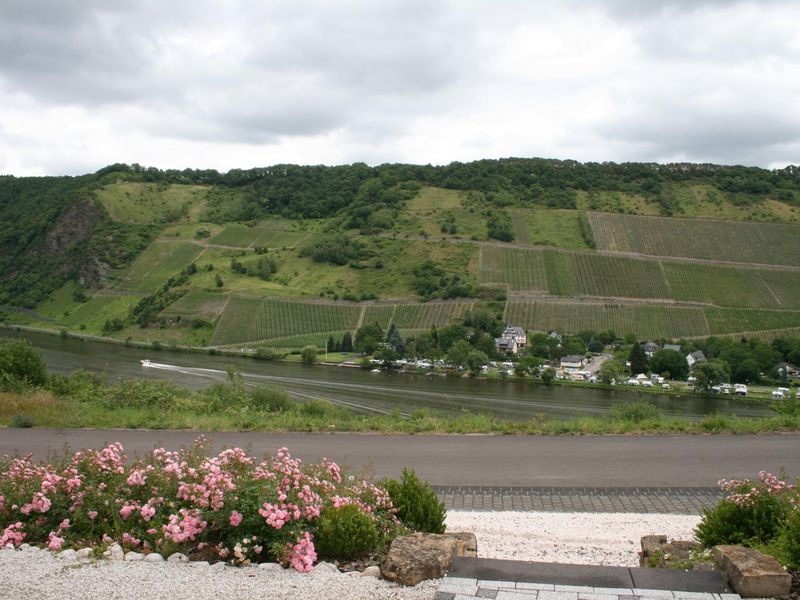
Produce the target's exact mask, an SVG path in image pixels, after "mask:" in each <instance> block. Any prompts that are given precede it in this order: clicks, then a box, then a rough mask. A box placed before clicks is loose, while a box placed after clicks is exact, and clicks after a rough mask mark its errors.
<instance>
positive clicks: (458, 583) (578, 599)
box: [434, 577, 741, 600]
mask: <svg viewBox="0 0 800 600" xmlns="http://www.w3.org/2000/svg"><path fill="white" fill-rule="evenodd" d="M476 598H493V599H494V600H741V598H740V596H739V594H713V593H706V592H681V591H670V590H651V589H639V588H603V587H590V586H577V585H554V584H549V583H528V582H523V581H516V582H515V581H496V580H485V579H474V578H468V577H445V578H444V579H443V580H442V584H441V585H440V586H439V590H438V591H437V592H436V595H435V596H434V600H475V599H476Z"/></svg>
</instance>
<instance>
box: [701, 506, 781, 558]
mask: <svg viewBox="0 0 800 600" xmlns="http://www.w3.org/2000/svg"><path fill="white" fill-rule="evenodd" d="M788 511H789V504H788V502H787V501H786V499H785V498H782V497H780V496H776V495H771V494H756V495H754V496H753V498H752V499H751V500H750V501H749V502H747V503H745V504H743V505H741V506H740V505H738V504H736V502H734V501H733V500H729V499H727V498H726V499H724V500H721V501H720V502H719V504H717V505H716V506H715V507H714V508H711V509H706V510H705V511H703V519H702V520H701V521H700V524H699V525H698V526H697V529H695V536H696V537H697V539H698V541H699V542H700V543H701V544H702V545H703V546H704V547H705V548H712V547H714V546H717V545H719V544H741V545H745V546H752V545H754V544H768V543H769V542H771V541H772V540H774V539H775V538H776V537H777V536H778V534H779V533H780V530H781V526H782V524H783V523H784V521H785V519H786V517H787V514H788Z"/></svg>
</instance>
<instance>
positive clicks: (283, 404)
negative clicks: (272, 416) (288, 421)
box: [250, 388, 292, 413]
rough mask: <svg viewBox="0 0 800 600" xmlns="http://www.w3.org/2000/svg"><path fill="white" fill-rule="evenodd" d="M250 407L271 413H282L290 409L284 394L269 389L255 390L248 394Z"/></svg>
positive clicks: (287, 398)
mask: <svg viewBox="0 0 800 600" xmlns="http://www.w3.org/2000/svg"><path fill="white" fill-rule="evenodd" d="M250 406H252V407H253V408H255V409H257V410H263V411H266V412H271V413H278V412H284V411H287V410H289V409H290V408H291V407H292V401H291V400H289V397H288V396H287V395H286V392H283V391H281V390H275V389H271V388H256V389H254V390H253V391H252V392H250Z"/></svg>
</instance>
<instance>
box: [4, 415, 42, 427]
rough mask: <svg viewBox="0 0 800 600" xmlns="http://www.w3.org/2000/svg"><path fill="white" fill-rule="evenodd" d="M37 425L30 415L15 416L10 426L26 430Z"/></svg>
mask: <svg viewBox="0 0 800 600" xmlns="http://www.w3.org/2000/svg"><path fill="white" fill-rule="evenodd" d="M35 424H36V423H35V422H34V420H33V417H29V416H28V415H14V416H13V417H11V421H9V423H8V426H9V427H14V428H17V429H26V428H28V427H33V426H34V425H35Z"/></svg>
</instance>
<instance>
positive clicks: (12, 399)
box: [0, 391, 800, 435]
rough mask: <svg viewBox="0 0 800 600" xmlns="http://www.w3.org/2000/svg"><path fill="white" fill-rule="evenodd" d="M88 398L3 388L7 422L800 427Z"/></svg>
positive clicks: (485, 429) (462, 429) (566, 431)
mask: <svg viewBox="0 0 800 600" xmlns="http://www.w3.org/2000/svg"><path fill="white" fill-rule="evenodd" d="M97 393H98V394H99V393H100V392H97ZM102 393H103V394H104V397H106V398H112V399H113V398H115V397H116V394H114V393H113V392H109V391H103V392H102ZM81 397H82V398H84V399H83V400H78V399H75V398H72V397H58V396H56V395H55V394H53V393H51V392H47V391H35V392H26V393H21V394H18V393H0V423H2V424H8V423H10V422H11V419H12V418H13V417H14V416H15V415H25V416H28V417H31V418H32V419H33V422H34V424H35V426H36V427H48V428H84V427H85V428H103V429H110V428H129V429H139V428H148V429H154V428H155V429H192V430H202V431H325V432H331V431H350V432H381V433H429V434H463V433H495V434H527V435H580V434H626V433H627V434H638V433H763V432H770V431H798V430H800V418H799V417H793V416H775V417H768V418H763V419H744V418H738V417H733V416H730V417H729V416H724V415H712V416H709V417H706V418H704V419H702V420H699V421H689V420H683V419H677V418H666V417H664V416H662V415H661V414H660V413H659V412H653V411H642V410H638V409H637V408H636V407H635V406H634V405H631V406H630V408H626V407H622V408H620V409H618V410H616V411H614V412H612V413H609V414H607V415H605V416H600V417H578V418H576V419H572V420H557V419H545V418H542V417H535V418H532V419H530V420H527V421H506V420H502V419H499V418H497V417H494V416H492V415H489V414H482V413H481V414H470V413H464V414H460V415H457V416H450V415H446V414H440V413H435V412H433V411H428V410H416V411H414V412H413V413H412V414H411V416H410V417H403V416H401V415H399V414H389V415H381V416H367V415H362V414H358V413H354V412H351V411H348V410H346V409H343V408H340V407H336V406H334V405H332V404H329V403H325V402H317V403H314V405H313V407H309V405H308V403H299V402H292V401H288V402H287V404H288V405H289V407H288V408H287V409H286V410H282V411H280V412H276V413H270V412H266V411H261V410H255V409H254V408H252V407H249V406H247V405H246V404H244V405H243V404H241V403H237V402H234V401H231V402H228V403H224V402H223V403H220V402H217V403H210V402H209V401H208V399H204V397H203V396H201V395H199V394H192V393H190V392H186V391H179V392H176V393H175V395H174V397H173V396H171V395H165V398H166V400H168V402H163V403H156V404H155V405H151V406H143V405H130V404H125V403H122V402H118V401H116V400H114V401H113V402H112V401H100V400H98V398H96V397H94V396H93V395H92V394H83V395H82V396H81ZM125 397H130V395H126V396H125ZM214 406H216V407H217V408H214ZM312 408H313V410H312Z"/></svg>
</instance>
